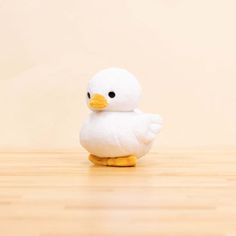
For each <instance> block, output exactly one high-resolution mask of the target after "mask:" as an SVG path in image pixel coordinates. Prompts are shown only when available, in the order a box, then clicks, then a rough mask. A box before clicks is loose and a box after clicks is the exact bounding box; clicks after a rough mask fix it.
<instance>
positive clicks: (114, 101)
mask: <svg viewBox="0 0 236 236" xmlns="http://www.w3.org/2000/svg"><path fill="white" fill-rule="evenodd" d="M140 95H141V87H140V85H139V83H138V81H137V79H136V78H135V76H134V75H132V74H131V73H129V72H128V71H126V70H124V69H119V68H109V69H105V70H102V71H100V72H98V73H97V74H96V75H95V76H94V77H93V78H92V79H91V80H90V81H89V84H88V90H87V104H88V107H89V108H90V109H91V110H92V113H91V114H90V115H89V118H88V120H87V121H86V122H85V124H84V125H83V126H82V129H81V132H80V142H81V145H82V146H83V147H84V148H85V149H86V150H87V151H88V152H89V153H90V155H89V160H90V161H91V162H92V163H94V164H96V165H105V166H135V165H136V161H137V158H140V157H142V156H143V155H145V154H146V153H147V152H148V151H149V150H150V148H151V145H152V143H153V141H154V139H155V136H156V134H157V133H158V132H159V131H160V128H161V124H162V120H161V117H160V116H159V115H153V114H147V113H142V112H141V111H139V110H137V109H136V108H137V106H138V102H139V99H140Z"/></svg>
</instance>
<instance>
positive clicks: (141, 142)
mask: <svg viewBox="0 0 236 236" xmlns="http://www.w3.org/2000/svg"><path fill="white" fill-rule="evenodd" d="M160 122H161V119H160V117H159V116H157V115H151V114H144V113H141V112H137V111H133V112H93V113H91V114H90V116H89V118H88V120H87V121H86V122H85V124H84V125H83V127H82V129H81V133H80V142H81V144H82V146H83V147H84V148H85V149H87V150H88V152H90V153H91V154H94V155H96V156H99V157H120V156H127V155H135V156H136V157H138V158H139V157H141V156H143V155H145V154H146V153H147V152H148V151H149V150H150V148H151V145H152V143H153V141H154V138H155V136H156V134H157V133H158V132H159V130H160V128H161V124H160Z"/></svg>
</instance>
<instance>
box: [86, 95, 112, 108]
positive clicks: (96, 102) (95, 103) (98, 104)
mask: <svg viewBox="0 0 236 236" xmlns="http://www.w3.org/2000/svg"><path fill="white" fill-rule="evenodd" d="M107 106H108V102H107V100H106V98H105V97H104V96H102V95H100V94H94V95H93V96H92V98H91V99H90V101H89V107H90V108H92V109H93V110H99V111H101V110H104V109H105V108H106V107H107Z"/></svg>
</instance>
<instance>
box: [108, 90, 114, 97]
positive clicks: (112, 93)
mask: <svg viewBox="0 0 236 236" xmlns="http://www.w3.org/2000/svg"><path fill="white" fill-rule="evenodd" d="M108 96H109V97H110V98H114V97H115V96H116V94H115V93H114V92H113V91H111V92H109V93H108Z"/></svg>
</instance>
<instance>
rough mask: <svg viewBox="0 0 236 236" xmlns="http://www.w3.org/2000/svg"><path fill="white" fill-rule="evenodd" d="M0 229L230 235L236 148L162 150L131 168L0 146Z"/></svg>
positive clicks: (31, 235)
mask: <svg viewBox="0 0 236 236" xmlns="http://www.w3.org/2000/svg"><path fill="white" fill-rule="evenodd" d="M0 235H2V236H39V235H40V236H80V235H82V236H83V235H96V236H97V235H98V236H100V235H140V236H141V235H143V236H144V235H145V236H146V235H155V236H156V235H158V236H224V235H226V236H235V235H236V151H233V150H230V151H221V152H220V151H218V152H216V151H162V152H160V153H151V154H149V155H148V156H146V157H145V158H143V159H141V160H140V161H139V162H138V166H137V167H134V168H112V167H100V166H93V165H92V164H90V163H89V162H88V161H87V154H86V153H80V152H59V151H58V152H35V153H33V152H31V153H27V152H21V153H10V152H9V153H0Z"/></svg>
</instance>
